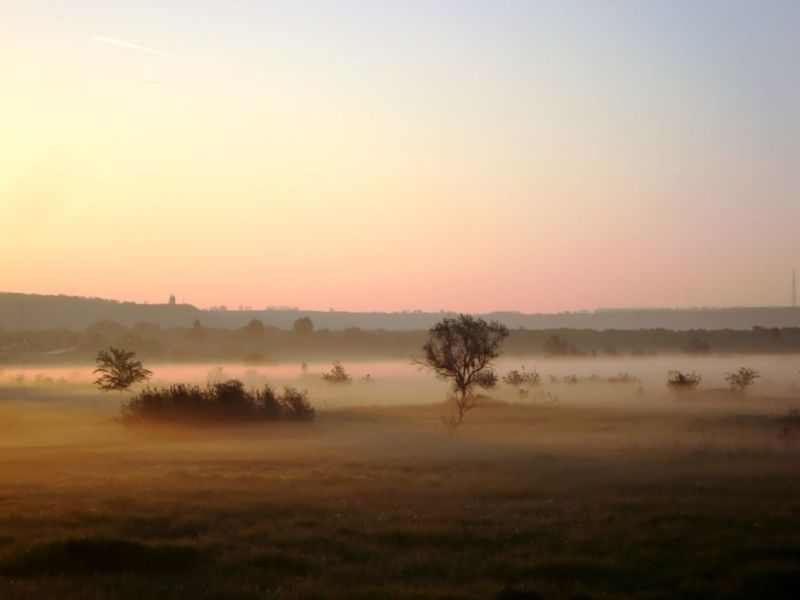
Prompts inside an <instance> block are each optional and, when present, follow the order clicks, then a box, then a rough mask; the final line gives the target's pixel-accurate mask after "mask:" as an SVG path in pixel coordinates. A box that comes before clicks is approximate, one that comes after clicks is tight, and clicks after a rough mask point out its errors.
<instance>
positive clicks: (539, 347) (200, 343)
mask: <svg viewBox="0 0 800 600" xmlns="http://www.w3.org/2000/svg"><path fill="white" fill-rule="evenodd" d="M426 335H427V332H426V331H423V330H420V331H370V330H361V329H357V328H350V329H345V330H343V331H331V330H324V329H323V330H317V329H315V328H314V324H313V321H312V320H311V319H308V318H300V319H298V320H297V321H296V322H295V324H294V326H293V327H292V328H291V329H288V330H286V329H278V328H276V327H269V326H265V325H264V324H263V323H262V322H261V321H258V320H252V321H251V322H250V323H249V324H247V325H245V326H244V327H241V328H237V329H219V328H211V327H206V326H204V325H203V323H202V322H201V321H199V320H197V321H195V323H194V325H193V326H192V327H174V328H161V327H159V326H157V325H153V324H151V323H138V324H136V325H134V326H132V327H123V326H122V325H120V324H118V323H116V322H114V321H100V322H98V323H95V324H94V325H91V326H89V327H87V328H86V329H85V330H83V331H73V330H41V331H39V330H30V331H13V330H12V331H0V364H2V363H6V364H15V363H20V364H21V363H51V364H54V363H71V362H75V363H78V362H90V361H91V360H93V358H94V355H95V354H96V352H97V349H98V348H103V347H106V346H121V347H124V348H127V349H129V350H133V351H135V352H136V354H137V355H138V356H139V357H141V358H143V359H146V360H150V361H169V362H193V361H201V362H202V361H229V362H250V363H254V364H258V363H269V362H286V361H298V362H299V361H303V360H318V359H319V360H327V359H331V358H336V359H343V360H346V359H365V358H374V359H406V358H409V357H411V356H413V355H414V354H415V353H416V352H417V351H418V349H419V348H420V346H421V345H422V344H423V342H424V341H425V338H426ZM504 352H505V354H506V355H507V356H530V355H551V356H564V357H566V356H584V357H586V356H618V355H632V356H641V355H649V354H663V353H686V354H712V353H713V354H725V353H751V354H752V353H797V352H800V328H796V327H795V328H784V329H778V328H771V329H768V328H763V327H754V328H752V329H750V330H716V331H704V330H694V331H670V330H666V329H647V330H605V331H595V330H581V329H543V330H526V329H516V330H512V331H511V334H510V335H509V338H508V340H507V341H506V343H505V346H504Z"/></svg>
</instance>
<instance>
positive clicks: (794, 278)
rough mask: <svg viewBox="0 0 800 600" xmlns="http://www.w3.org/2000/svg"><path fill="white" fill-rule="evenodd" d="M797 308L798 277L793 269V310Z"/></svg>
mask: <svg viewBox="0 0 800 600" xmlns="http://www.w3.org/2000/svg"><path fill="white" fill-rule="evenodd" d="M796 306H797V277H796V276H795V270H794V269H792V308H795V307H796Z"/></svg>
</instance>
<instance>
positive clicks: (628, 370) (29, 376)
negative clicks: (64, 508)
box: [0, 355, 800, 409]
mask: <svg viewBox="0 0 800 600" xmlns="http://www.w3.org/2000/svg"><path fill="white" fill-rule="evenodd" d="M147 366H149V367H150V368H151V369H152V371H153V377H152V380H151V383H153V384H165V383H175V382H192V383H205V382H207V381H222V380H225V379H231V378H233V379H240V380H242V381H244V382H245V383H246V384H247V385H250V386H260V385H263V384H264V383H270V384H272V385H274V386H278V387H280V386H284V385H292V386H295V387H299V388H303V389H308V391H309V394H310V399H311V402H312V403H313V404H314V405H315V406H317V407H318V408H322V409H324V408H326V407H343V406H351V405H352V406H365V405H370V406H375V405H398V404H431V403H438V402H441V401H442V400H443V398H444V395H445V393H446V390H447V383H446V382H443V381H441V380H437V379H436V378H435V377H434V376H433V374H432V373H431V372H429V371H426V370H420V369H419V368H418V367H417V366H415V365H413V364H412V363H411V361H410V360H409V361H386V362H352V363H347V362H345V363H343V366H344V367H345V369H346V370H347V372H348V373H349V374H350V375H351V376H352V383H351V384H350V385H341V384H332V383H327V382H325V381H323V380H322V378H321V374H322V373H323V372H325V371H327V370H329V369H330V368H331V363H322V362H313V363H309V364H307V365H306V366H305V374H304V370H303V365H301V364H276V365H253V364H241V363H240V364H152V365H147ZM741 366H746V367H751V368H754V369H757V370H758V371H760V373H761V377H760V378H759V379H758V380H756V383H755V385H754V386H753V388H752V390H751V391H750V395H751V396H753V397H765V396H777V397H782V398H787V397H792V396H798V397H800V357H796V356H790V355H780V356H775V355H749V356H741V355H731V356H686V355H675V356H663V355H661V356H652V357H630V356H624V357H613V358H548V357H542V356H535V357H528V358H524V357H503V358H501V359H500V360H498V361H497V371H498V374H499V375H500V376H501V377H502V376H503V375H504V374H505V373H507V372H508V371H509V370H511V369H522V368H523V367H524V368H525V369H526V370H527V371H533V370H535V371H536V372H538V373H539V374H540V376H541V385H538V386H534V387H530V388H528V389H529V392H528V393H525V392H522V393H520V392H518V390H517V389H516V388H513V387H511V386H508V385H505V384H503V383H502V382H501V383H500V385H499V386H498V388H497V389H496V390H494V391H492V392H490V394H489V395H490V396H492V397H494V398H497V399H501V400H509V401H520V402H536V401H561V402H564V401H575V402H581V403H586V402H589V403H592V404H606V403H609V402H610V403H613V404H616V403H624V404H628V403H629V402H645V403H647V402H653V401H655V400H656V399H658V398H665V397H668V393H667V388H666V379H667V374H668V372H669V371H671V370H680V371H684V372H690V371H695V372H697V373H699V374H701V375H702V377H703V380H702V383H701V385H700V388H701V389H704V390H722V389H725V388H727V384H726V382H725V374H726V373H727V372H729V371H733V370H735V369H737V368H739V367H741ZM619 374H628V375H630V376H631V378H633V379H634V380H633V381H630V382H627V383H612V382H609V381H608V379H609V378H613V377H615V376H618V375H619ZM574 378H577V382H576V381H575V379H574ZM92 379H93V375H92V367H91V366H82V367H75V366H63V367H37V366H20V367H5V368H0V386H2V387H3V388H6V393H4V394H2V396H0V399H2V397H6V398H9V397H10V396H15V395H16V394H14V393H13V388H15V387H18V388H25V387H32V386H45V387H46V386H53V387H61V386H59V384H63V385H72V386H77V387H83V386H86V385H88V384H89V383H90V382H91V381H92ZM548 394H549V395H548ZM102 397H103V396H100V398H102ZM108 397H109V398H111V399H113V398H115V397H116V395H114V394H110V395H108Z"/></svg>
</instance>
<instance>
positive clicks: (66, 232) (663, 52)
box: [0, 0, 800, 312]
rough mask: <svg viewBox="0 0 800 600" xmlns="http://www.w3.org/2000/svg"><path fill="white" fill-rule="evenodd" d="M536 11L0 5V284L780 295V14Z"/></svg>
mask: <svg viewBox="0 0 800 600" xmlns="http://www.w3.org/2000/svg"><path fill="white" fill-rule="evenodd" d="M334 4H335V5H334ZM534 4H535V3H517V2H508V3H507V4H505V5H504V10H502V11H501V10H492V9H490V8H489V7H488V6H487V5H485V4H483V3H477V2H476V3H471V2H465V3H458V4H453V5H450V4H448V3H442V4H441V5H439V4H438V3H425V2H419V3H417V2H410V3H408V4H407V5H405V8H404V9H403V10H402V11H400V10H399V9H397V7H396V6H394V5H393V4H391V3H385V4H382V3H366V2H358V1H353V2H342V3H331V4H330V5H328V4H323V5H314V9H313V10H311V8H310V6H311V5H308V4H305V3H285V4H284V3H276V4H275V5H274V6H271V8H270V11H269V14H267V13H264V14H262V13H261V12H260V11H262V10H265V9H263V8H262V7H256V6H245V5H244V4H242V5H241V6H240V5H238V4H236V5H233V6H230V7H228V8H226V9H225V10H224V11H219V10H211V8H210V5H208V4H207V3H201V5H199V6H198V7H197V9H196V10H193V12H192V14H191V15H186V14H185V11H182V10H181V8H180V6H181V5H180V3H177V2H171V1H164V2H144V3H141V4H137V5H135V6H134V5H130V6H127V7H124V8H123V7H120V6H116V5H115V7H111V6H110V5H108V4H107V3H102V2H99V1H92V0H81V1H79V2H66V0H63V1H62V0H55V1H54V2H53V3H52V4H51V5H48V10H46V11H45V10H44V9H43V8H42V7H40V6H37V3H23V2H19V3H14V2H12V3H10V4H4V5H3V6H2V7H0V67H2V72H3V73H4V75H3V80H4V85H3V89H4V93H3V94H2V95H0V114H2V115H3V120H2V122H3V128H2V131H1V133H2V135H0V209H1V210H2V213H1V214H2V225H0V288H2V289H3V290H5V291H19V292H36V293H64V294H74V295H90V296H101V297H110V298H118V299H126V300H136V301H145V300H146V301H150V302H161V301H165V300H166V298H167V297H168V296H169V294H171V293H175V294H176V295H177V296H178V298H179V299H181V298H185V299H186V301H187V302H191V303H193V304H195V305H198V306H201V307H203V306H211V305H220V304H226V305H228V306H229V307H237V306H239V305H246V306H252V307H256V308H258V307H265V306H271V305H292V306H299V307H302V308H307V309H323V310H326V309H328V308H336V309H340V310H348V309H349V310H403V309H417V308H419V309H425V310H438V309H448V310H463V311H489V310H495V309H511V310H520V311H525V312H536V311H559V310H575V309H583V308H590V309H591V308H598V307H607V306H701V305H704V306H711V305H775V304H786V303H788V302H789V299H790V278H791V269H792V267H793V266H794V265H795V263H800V243H799V242H798V240H799V239H800V237H799V235H798V224H800V178H798V177H797V174H796V169H797V165H798V164H800V124H798V119H797V118H796V107H797V106H798V105H800V84H799V83H798V79H797V77H796V76H795V74H794V69H795V67H796V65H795V62H796V61H795V59H796V56H797V55H799V54H800V42H799V41H798V37H797V36H796V30H797V28H796V27H794V26H793V25H800V19H798V12H799V11H797V10H796V7H793V6H792V5H789V4H787V5H781V6H778V5H777V4H776V5H774V6H773V5H770V6H769V7H768V8H764V9H758V8H757V7H756V5H755V4H754V5H753V6H751V7H736V8H731V9H730V10H727V11H713V10H711V9H710V8H708V7H705V8H703V7H698V6H697V5H695V4H692V3H686V4H684V3H680V2H678V3H664V4H658V3H653V4H648V7H649V8H648V9H647V10H645V9H644V8H641V7H640V5H639V3H633V2H631V3H626V2H623V3H618V4H614V6H613V8H612V7H610V6H606V8H605V9H604V10H601V9H600V8H598V7H597V6H594V5H591V4H588V3H587V4H581V5H579V6H581V7H582V8H581V9H580V10H567V9H566V8H564V7H562V5H561V4H560V3H552V4H546V3H542V4H538V5H535V6H534ZM690 12H691V14H689V13H690ZM81 15H82V16H81ZM98 38H99V39H100V40H104V41H98ZM743 39H747V40H748V43H747V44H742V43H741V40H743ZM107 40H112V41H113V40H116V41H118V42H119V43H118V44H117V43H112V42H108V41H107ZM149 50H155V51H157V52H151V51H149ZM799 266H800V265H799Z"/></svg>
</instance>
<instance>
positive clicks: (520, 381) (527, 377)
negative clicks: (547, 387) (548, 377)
mask: <svg viewBox="0 0 800 600" xmlns="http://www.w3.org/2000/svg"><path fill="white" fill-rule="evenodd" d="M503 382H504V383H505V384H506V385H512V386H515V387H519V386H522V385H539V384H540V383H541V382H542V377H541V376H540V375H539V373H537V372H536V369H534V370H533V371H527V370H526V369H525V367H524V366H523V367H522V370H521V371H518V370H517V369H512V370H511V371H509V372H508V373H506V374H505V375H504V376H503Z"/></svg>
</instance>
